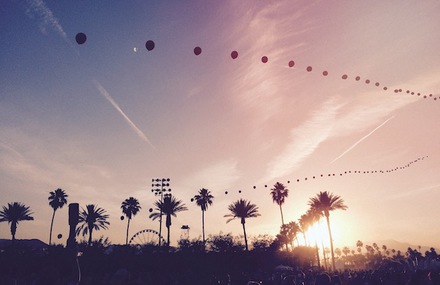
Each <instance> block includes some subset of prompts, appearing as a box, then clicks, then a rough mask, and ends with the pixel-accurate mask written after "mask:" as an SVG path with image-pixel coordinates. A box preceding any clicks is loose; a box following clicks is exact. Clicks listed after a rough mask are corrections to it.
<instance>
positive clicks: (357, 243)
mask: <svg viewBox="0 0 440 285" xmlns="http://www.w3.org/2000/svg"><path fill="white" fill-rule="evenodd" d="M363 246H364V243H363V242H362V241H361V240H358V241H357V242H356V247H357V251H358V252H359V253H361V252H362V247H363Z"/></svg>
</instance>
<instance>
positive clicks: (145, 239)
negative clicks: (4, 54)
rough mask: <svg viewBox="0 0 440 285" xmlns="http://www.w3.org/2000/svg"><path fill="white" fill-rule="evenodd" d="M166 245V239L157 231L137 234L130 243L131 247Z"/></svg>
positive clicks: (142, 231) (146, 230) (148, 230)
mask: <svg viewBox="0 0 440 285" xmlns="http://www.w3.org/2000/svg"><path fill="white" fill-rule="evenodd" d="M159 240H160V244H162V245H163V244H166V241H165V239H164V238H163V237H162V236H161V235H160V234H159V233H158V232H157V231H155V230H151V229H145V230H141V231H138V232H137V233H135V234H134V235H133V236H132V237H131V239H130V241H129V243H130V244H131V245H159Z"/></svg>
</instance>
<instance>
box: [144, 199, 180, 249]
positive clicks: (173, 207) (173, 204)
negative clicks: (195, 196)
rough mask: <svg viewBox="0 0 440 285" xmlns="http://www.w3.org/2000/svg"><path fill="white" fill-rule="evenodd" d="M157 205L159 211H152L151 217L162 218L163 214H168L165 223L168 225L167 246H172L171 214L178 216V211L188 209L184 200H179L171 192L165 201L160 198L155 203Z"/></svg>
mask: <svg viewBox="0 0 440 285" xmlns="http://www.w3.org/2000/svg"><path fill="white" fill-rule="evenodd" d="M154 205H155V206H156V210H157V212H154V213H151V214H150V218H152V219H153V220H155V219H157V218H160V216H161V213H162V215H165V216H166V222H165V225H166V227H167V246H168V247H169V246H170V227H171V216H173V217H177V216H176V213H178V212H182V211H187V210H188V208H186V206H185V204H183V202H182V200H177V199H176V197H174V196H173V195H171V194H166V195H165V197H164V199H163V201H161V200H158V201H156V202H155V203H154Z"/></svg>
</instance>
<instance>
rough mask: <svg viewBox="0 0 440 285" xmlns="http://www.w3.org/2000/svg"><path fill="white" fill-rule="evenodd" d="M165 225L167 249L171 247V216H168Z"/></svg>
mask: <svg viewBox="0 0 440 285" xmlns="http://www.w3.org/2000/svg"><path fill="white" fill-rule="evenodd" d="M165 225H166V227H167V247H170V227H171V215H169V214H167V218H166V221H165Z"/></svg>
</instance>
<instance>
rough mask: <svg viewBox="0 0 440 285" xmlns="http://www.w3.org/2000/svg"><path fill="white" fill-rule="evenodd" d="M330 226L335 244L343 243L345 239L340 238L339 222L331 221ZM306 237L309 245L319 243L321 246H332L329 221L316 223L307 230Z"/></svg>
mask: <svg viewBox="0 0 440 285" xmlns="http://www.w3.org/2000/svg"><path fill="white" fill-rule="evenodd" d="M330 226H331V231H332V236H333V245H334V246H336V244H341V242H343V241H341V240H340V235H339V227H338V224H337V223H333V222H331V225H330ZM306 238H307V244H308V245H309V246H315V245H317V246H318V247H319V248H321V247H324V248H327V247H328V248H330V238H329V234H328V228H327V223H326V222H325V221H324V220H320V221H319V222H316V223H314V224H313V226H312V227H310V228H309V229H308V230H307V232H306ZM304 244H305V243H304Z"/></svg>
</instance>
